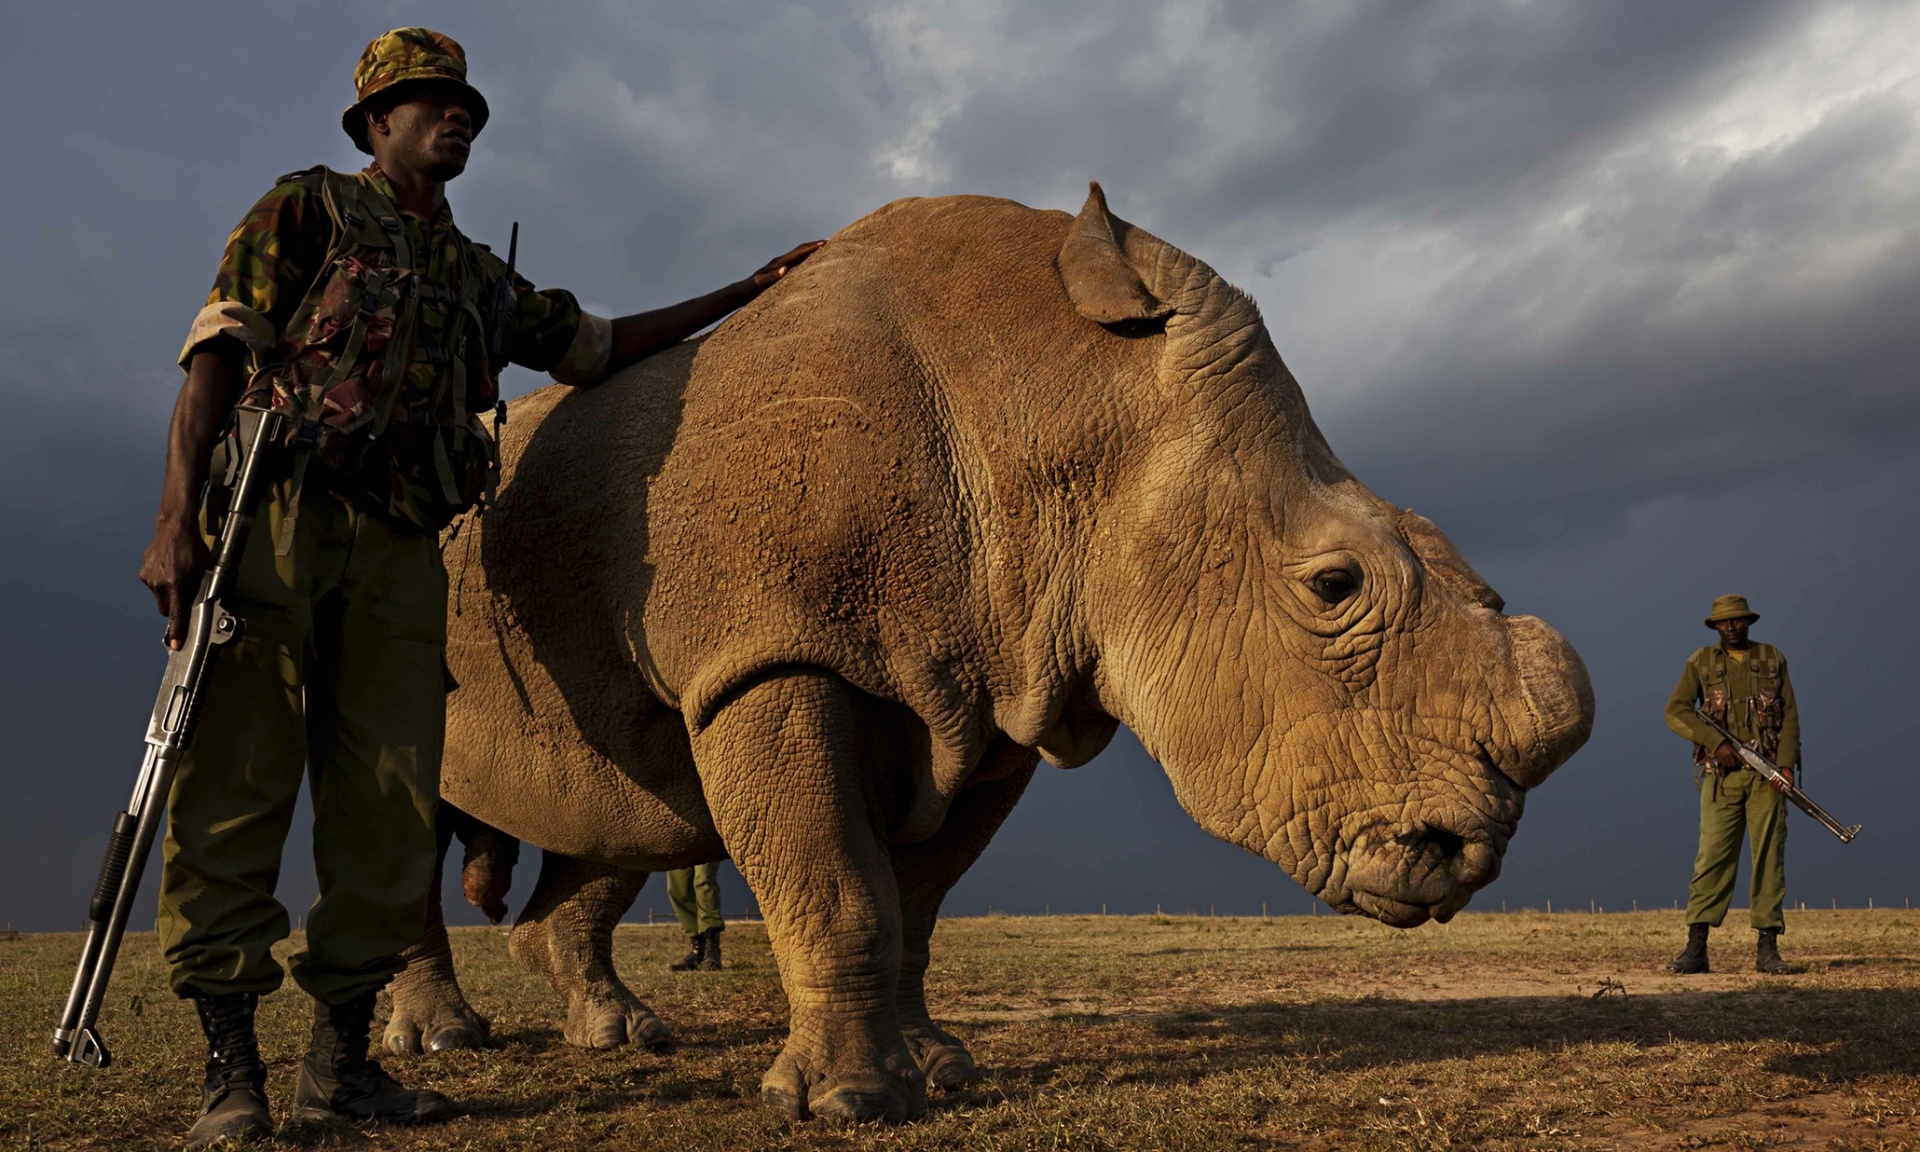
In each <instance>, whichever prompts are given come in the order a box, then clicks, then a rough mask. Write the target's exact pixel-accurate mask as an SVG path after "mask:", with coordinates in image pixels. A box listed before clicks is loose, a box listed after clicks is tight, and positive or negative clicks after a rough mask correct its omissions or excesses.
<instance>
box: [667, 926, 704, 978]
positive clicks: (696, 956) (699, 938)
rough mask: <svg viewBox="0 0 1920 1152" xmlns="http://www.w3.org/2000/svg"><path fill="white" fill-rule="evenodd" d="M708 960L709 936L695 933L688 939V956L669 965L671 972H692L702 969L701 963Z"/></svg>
mask: <svg viewBox="0 0 1920 1152" xmlns="http://www.w3.org/2000/svg"><path fill="white" fill-rule="evenodd" d="M706 958H707V934H706V933H705V932H695V933H694V934H693V935H691V936H689V937H687V954H686V955H685V956H682V957H680V959H678V960H675V961H674V962H673V963H671V964H669V965H667V970H668V971H670V972H691V971H693V970H694V969H695V968H698V967H700V961H702V960H705V959H706Z"/></svg>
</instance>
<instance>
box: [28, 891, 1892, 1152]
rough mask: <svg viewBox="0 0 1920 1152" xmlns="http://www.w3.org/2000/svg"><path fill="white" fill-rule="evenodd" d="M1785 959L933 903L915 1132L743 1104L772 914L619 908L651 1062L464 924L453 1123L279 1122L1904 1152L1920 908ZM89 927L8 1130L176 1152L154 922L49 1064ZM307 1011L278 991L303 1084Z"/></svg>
mask: <svg viewBox="0 0 1920 1152" xmlns="http://www.w3.org/2000/svg"><path fill="white" fill-rule="evenodd" d="M1791 920H1792V924H1791V926H1792V931H1791V934H1790V935H1789V936H1787V937H1786V938H1785V943H1786V945H1787V947H1786V951H1787V953H1788V955H1789V957H1790V958H1795V959H1799V960H1802V961H1805V962H1810V963H1811V964H1812V965H1813V968H1814V971H1813V972H1812V973H1811V974H1810V975H1807V976H1803V977H1798V978H1792V979H1768V978H1762V977H1756V976H1754V975H1752V974H1751V972H1750V971H1749V969H1750V967H1751V960H1752V934H1751V933H1750V932H1747V931H1746V930H1745V929H1744V928H1738V927H1736V928H1731V929H1730V930H1728V931H1723V932H1717V933H1715V934H1714V945H1715V947H1714V961H1715V963H1716V965H1717V966H1718V967H1719V971H1717V972H1716V973H1715V974H1714V975H1711V976H1706V977H1695V978H1690V979H1681V978H1676V977H1670V976H1668V975H1667V974H1666V973H1665V972H1664V971H1663V970H1662V967H1661V966H1662V964H1663V963H1664V961H1665V960H1666V959H1667V958H1668V957H1669V956H1670V955H1671V954H1672V953H1673V952H1674V951H1675V950H1677V948H1678V947H1679V945H1680V943H1682V941H1683V935H1684V934H1683V932H1682V930H1681V928H1680V925H1679V922H1678V917H1677V916H1676V915H1674V914H1673V913H1671V912H1662V913H1652V912H1648V913H1639V914H1613V915H1597V916H1596V915H1587V914H1564V913H1563V914H1559V915H1552V916H1549V915H1544V914H1537V913H1515V914H1513V915H1499V914H1478V915H1476V914H1468V915H1465V916H1462V917H1461V918H1460V919H1459V920H1457V921H1455V922H1454V923H1453V924H1452V925H1448V926H1429V927H1426V928H1422V929H1420V930H1418V931H1415V932H1411V933H1401V932H1395V931H1392V930H1390V929H1386V928H1383V927H1381V926H1379V925H1376V924H1372V923H1370V922H1365V921H1359V920H1351V919H1337V918H1332V917H1321V918H1299V917H1296V918H1287V919H1277V920H1272V921H1262V920H1259V919H1226V918H1223V919H1218V920H1215V919H1210V918H1193V917H1174V918H1165V917H1111V918H1108V917H1053V918H1048V919H1017V918H1001V917H988V918H984V919H972V920H956V921H949V922H947V923H945V924H943V925H942V927H941V929H940V934H939V937H938V939H937V941H936V946H937V951H936V960H935V967H934V973H933V976H932V982H931V985H932V986H931V992H932V995H933V997H934V1000H935V1002H936V1005H937V1007H936V1015H937V1016H940V1017H941V1018H943V1019H947V1020H952V1021H958V1024H957V1025H956V1027H955V1031H956V1032H958V1033H960V1034H962V1035H963V1036H965V1037H966V1038H967V1040H968V1042H969V1043H970V1044H971V1045H972V1047H973V1051H974V1054H975V1057H976V1058H977V1059H978V1061H979V1063H980V1065H981V1067H982V1068H983V1069H984V1071H985V1076H984V1079H983V1080H982V1081H980V1082H979V1083H978V1084H976V1085H974V1086H972V1087H971V1088H969V1089H968V1090H966V1091H961V1092H951V1093H936V1094H935V1096H934V1099H933V1102H932V1111H931V1114H930V1115H929V1116H928V1117H927V1119H925V1120H924V1121H922V1122H920V1123H918V1124H913V1125H908V1126H905V1127H900V1128H862V1129H845V1128H834V1127H831V1126H828V1125H825V1124H804V1125H790V1124H788V1123H786V1122H784V1121H781V1120H779V1119H777V1118H775V1117H773V1116H772V1115H770V1114H768V1113H767V1112H765V1111H763V1110H762V1109H761V1108H760V1107H759V1105H758V1103H757V1100H756V1096H757V1086H758V1083H759V1077H760V1073H761V1071H762V1070H763V1069H764V1068H765V1067H766V1065H767V1064H768V1063H769V1062H770V1061H771V1060H772V1058H773V1056H774V1054H775V1053H776V1052H777V1051H778V1048H779V1044H780V1037H781V1033H782V1023H783V1017H784V1002H783V1000H782V997H781V994H780V988H779V982H778V979H777V978H776V976H775V973H774V971H773V967H772V962H771V959H770V957H769V954H768V952H767V947H766V940H765V936H764V935H763V934H762V933H761V931H760V929H759V928H758V926H757V925H736V926H734V927H733V928H731V929H730V930H729V931H728V932H727V937H726V943H727V955H728V959H729V961H730V963H731V964H732V965H733V967H732V968H731V970H729V971H727V972H724V973H719V974H711V973H689V974H680V973H668V972H666V971H665V970H664V968H665V965H666V963H667V961H668V960H669V959H671V958H672V957H673V956H675V955H677V954H678V952H679V951H680V949H681V943H682V942H681V940H680V938H679V936H678V933H677V932H674V931H672V930H671V929H669V928H665V927H662V928H655V929H649V928H622V929H621V930H620V932H619V936H618V940H617V948H618V958H619V963H620V964H621V966H622V969H623V971H625V972H626V973H628V974H629V977H630V981H631V983H632V984H633V985H634V986H635V988H636V990H637V991H640V993H641V995H642V996H643V997H645V998H646V999H648V1000H649V1001H650V1002H651V1003H652V1004H653V1006H654V1007H655V1008H656V1009H657V1010H658V1011H659V1012H660V1013H661V1015H662V1016H664V1017H665V1018H666V1019H667V1020H668V1022H669V1023H670V1024H672V1025H673V1027H674V1028H675V1030H676V1032H677V1035H678V1039H679V1044H678V1047H677V1048H676V1049H675V1050H674V1051H672V1052H669V1053H667V1054H665V1055H653V1054H648V1053H644V1052H635V1051H629V1050H623V1051H617V1052H581V1051H577V1050H574V1049H571V1048H568V1047H567V1046H566V1045H565V1044H563V1043H562V1042H561V1040H560V1036H559V1032H558V1016H559V1012H560V1005H559V1004H558V1002H557V1001H556V999H555V997H554V996H553V994H552V993H551V992H549V991H548V990H547V989H546V988H545V987H544V986H542V985H541V984H539V983H536V982H535V981H533V980H531V979H530V978H528V977H526V976H525V975H523V974H522V973H520V972H519V971H518V970H517V969H515V968H514V967H513V966H512V965H511V963H510V962H509V961H508V960H507V957H506V947H505V941H504V939H503V938H502V935H501V933H499V932H497V931H494V930H483V929H474V930H466V931H461V932H457V933H456V934H455V937H454V947H455V950H456V952H457V953H458V954H459V956H460V959H461V962H462V964H463V972H464V974H465V980H466V983H467V988H468V990H469V992H470V994H471V995H472V996H473V999H474V1002H475V1004H476V1006H477V1007H479V1008H480V1009H481V1010H482V1011H483V1012H486V1013H488V1014H489V1015H491V1016H492V1017H493V1019H494V1021H495V1034H496V1037H497V1039H498V1041H499V1045H498V1046H497V1047H495V1048H493V1049H491V1050H489V1051H485V1052H478V1053H448V1054H443V1055H439V1056H433V1057H429V1058H426V1059H423V1060H419V1061H412V1062H400V1063H398V1064H396V1065H395V1070H396V1071H398V1072H399V1073H400V1075H401V1076H402V1077H403V1078H404V1079H406V1080H407V1081H409V1082H412V1083H418V1084H422V1085H431V1086H433V1087H436V1088H439V1089H441V1090H442V1091H445V1092H447V1093H448V1094H449V1095H451V1096H454V1097H455V1098H456V1099H458V1100H461V1101H462V1102H463V1112H462V1115H460V1116H459V1117H458V1118H457V1119H455V1120H453V1121H452V1122H450V1123H446V1124H441V1125H436V1126H433V1127H425V1128H417V1129H402V1128H385V1129H374V1130H361V1129H357V1128H352V1127H346V1126H323V1125H306V1126H288V1127H287V1128H285V1129H283V1130H282V1132H281V1135H280V1138H279V1141H278V1145H279V1146H281V1147H289V1148H291V1147H324V1148H342V1147H378V1148H475V1149H507V1148H514V1149H519V1148H527V1147H535V1148H582V1147H592V1146H600V1145H607V1146H613V1147H631V1148H661V1149H681V1148H686V1149H694V1148H698V1149H707V1148H727V1149H776V1148H806V1149H812V1148H836V1149H838V1148H849V1149H851V1148H899V1149H918V1148H926V1149H933V1148H940V1149H945V1148H954V1147H966V1148H983V1149H1102V1148H1142V1149H1146V1148H1155V1149H1157V1148H1167V1149H1189V1148H1191V1149H1225V1148H1247V1147H1297V1148H1380V1149H1385V1148H1395V1149H1398V1148H1489V1149H1502V1148H1526V1149H1552V1148H1622V1149H1624V1148H1636V1149H1638V1148H1699V1147H1724V1148H1736V1149H1747V1148H1789V1147H1802V1148H1831V1149H1882V1148H1910V1147H1914V1146H1915V1145H1916V1142H1920V1121H1917V1120H1916V1115H1917V1114H1920V1113H1917V1111H1916V1110H1917V1109H1920V1041H1916V1040H1915V1038H1914V1036H1913V1033H1912V1029H1911V1022H1912V1021H1913V1020H1914V1018H1915V1016H1916V1009H1920V913H1916V912H1904V911H1882V912H1859V911H1846V912H1838V913H1834V912H1807V913H1797V914H1794V915H1793V916H1792V918H1791ZM77 946H78V938H77V937H73V936H25V937H21V938H19V939H17V940H11V941H0V1148H3V1149H42V1148H45V1149H74V1150H78V1149H94V1148H100V1149H105V1148H112V1149H116V1150H119V1149H145V1148H177V1147H179V1143H180V1136H181V1133H182V1132H184V1130H185V1128H186V1124H187V1121H188V1119H189V1118H190V1116H191V1114H192V1112H193V1110H194V1108H195V1107H196V1106H197V1103H198V1088H197V1082H198V1064H199V1061H200V1059H201V1058H202V1057H201V1049H200V1044H199V1039H198V1033H197V1029H196V1027H195V1024H194V1021H193V1017H192V1013H191V1011H190V1009H189V1008H188V1006H187V1005H185V1004H182V1003H180V1002H178V1001H175V1000H173V999H172V998H171V997H169V996H168V995H167V994H166V991H165V988H164V985H163V983H162V982H161V978H160V966H159V960H158V956H157V955H156V949H155V947H154V944H153V940H152V938H151V937H146V938H136V939H134V940H132V941H130V943H129V946H128V949H127V952H126V959H125V962H124V965H123V968H122V971H121V973H120V975H119V976H118V978H117V979H116V982H115V987H114V993H113V997H112V1003H111V1009H110V1011H109V1013H108V1014H107V1016H106V1018H105V1019H104V1020H103V1025H104V1032H105V1035H106V1037H107V1041H108V1043H109V1044H110V1045H112V1046H114V1048H115V1053H116V1056H117V1057H118V1062H117V1064H116V1066H115V1067H114V1068H113V1069H111V1070H110V1071H108V1072H105V1073H96V1072H92V1071H88V1070H85V1069H81V1068H76V1067H71V1066H67V1065H62V1064H59V1063H56V1062H55V1061H53V1060H52V1059H51V1058H50V1057H48V1056H47V1055H46V1039H45V1037H46V1030H47V1028H48V1027H49V1026H50V1020H51V1017H52V1015H53V1014H54V1013H55V1011H56V1010H57V1008H58V1003H59V1000H60V998H61V996H62V995H63V994H64V992H65V988H66V981H67V979H68V977H69V975H70V968H69V965H70V964H71V963H72V959H73V956H74V952H75V949H76V948H77ZM305 1021H306V1014H305V1008H304V1005H303V1004H302V1002H301V1000H300V998H299V997H298V996H297V995H295V994H293V993H292V992H291V991H289V992H285V993H282V994H280V995H277V996H275V997H273V998H272V999H270V1000H269V1001H268V1002H267V1003H266V1005H265V1007H264V1008H263V1016H262V1032H263V1047H264V1049H265V1052H266V1055H267V1059H268V1060H269V1062H270V1063H271V1065H272V1080H271V1083H270V1090H271V1092H272V1094H273V1097H274V1099H275V1101H276V1103H278V1102H283V1101H285V1100H287V1099H288V1098H289V1096H290V1095H291V1093H292V1086H293V1065H294V1062H295V1060H296V1059H297V1058H298V1056H299V1055H300V1052H301V1051H302V1045H303V1041H304V1026H305Z"/></svg>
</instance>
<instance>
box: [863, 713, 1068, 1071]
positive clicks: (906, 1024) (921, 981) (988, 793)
mask: <svg viewBox="0 0 1920 1152" xmlns="http://www.w3.org/2000/svg"><path fill="white" fill-rule="evenodd" d="M1038 760H1039V754H1038V753H1036V752H1034V751H1033V750H1032V749H1030V748H1023V747H1021V746H1020V745H1018V744H1015V743H1013V742H1012V741H1011V740H1006V739H1002V740H1000V741H999V742H997V743H995V744H994V745H993V746H992V747H991V748H989V749H988V751H987V756H986V758H985V759H984V760H983V761H982V762H981V765H980V767H979V769H977V770H976V771H975V774H974V775H975V778H976V779H979V778H981V777H985V779H982V780H980V782H979V783H976V784H970V785H969V786H968V787H967V788H966V789H964V790H963V791H962V792H961V793H960V794H959V795H958V796H956V797H954V800H953V807H952V808H951V809H949V810H948V812H947V819H946V822H945V823H943V824H942V825H941V826H940V830H939V831H938V832H936V833H934V834H933V835H932V836H931V837H929V838H928V839H926V840H924V841H922V842H920V843H918V844H901V845H895V846H894V849H893V874H894V879H895V883H897V884H898V885H899V888H900V919H901V942H900V943H901V956H900V985H899V991H898V992H897V993H896V994H895V997H894V1003H895V1005H896V1008H897V1011H898V1012H899V1014H900V1031H901V1033H902V1035H904V1036H905V1037H906V1041H907V1047H909V1048H910V1049H912V1051H913V1058H914V1061H915V1062H916V1063H918V1064H919V1065H920V1068H921V1070H922V1071H924V1072H925V1073H926V1074H927V1083H929V1084H931V1085H933V1086H934V1087H936V1088H955V1087H958V1086H960V1085H961V1084H965V1083H966V1082H967V1081H969V1080H972V1079H973V1078H974V1076H975V1075H976V1074H977V1072H976V1070H975V1068H974V1064H973V1055H972V1053H970V1052H968V1051H967V1046H966V1045H965V1044H964V1043H962V1042H961V1041H960V1039H959V1037H957V1036H955V1035H953V1034H952V1033H951V1032H948V1031H947V1030H946V1029H944V1028H942V1027H940V1026H939V1025H938V1024H935V1023H934V1022H933V1018H932V1017H931V1016H930V1015H928V1013H927V986H926V977H927V962H928V957H929V954H930V953H929V949H930V942H931V941H932V939H933V928H934V922H935V921H936V920H937V919H938V918H939V915H940V902H941V901H942V900H945V899H946V898H947V893H948V892H950V891H952V890H953V886H954V885H955V884H957V883H959V882H960V877H961V876H962V875H964V874H965V873H966V871H967V869H969V868H971V867H973V862H974V861H975V860H978V859H979V858H980V853H982V852H984V851H986V847H987V844H988V842H989V841H991V840H992V839H993V834H994V833H995V832H998V831H999V830H1000V825H1001V823H1002V822H1003V821H1005V820H1006V818H1007V814H1008V813H1009V812H1012V811H1013V806H1014V805H1015V804H1016V803H1018V802H1019V800H1020V796H1021V794H1022V793H1024V792H1025V791H1026V790H1027V784H1028V782H1029V781H1031V780H1032V779H1033V770H1034V766H1035V764H1036V762H1037V761H1038Z"/></svg>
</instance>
